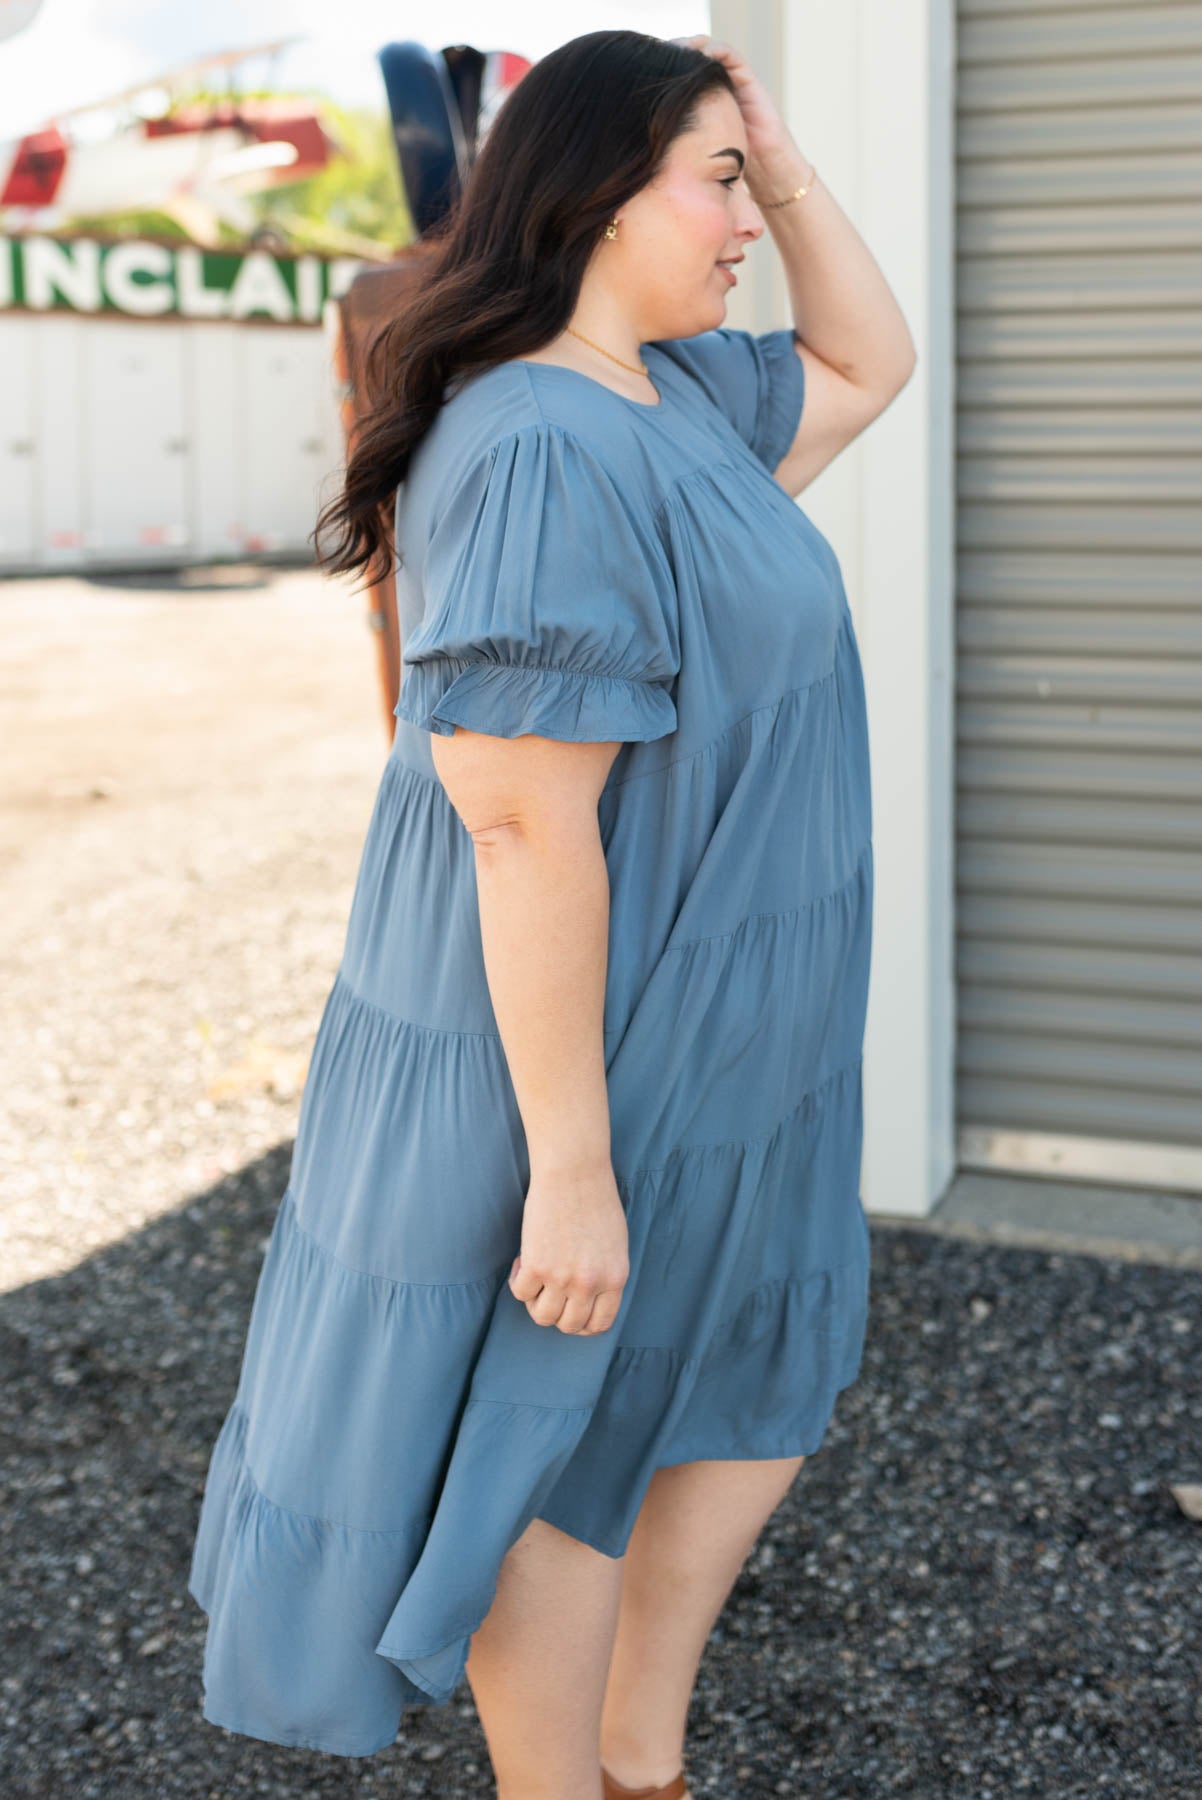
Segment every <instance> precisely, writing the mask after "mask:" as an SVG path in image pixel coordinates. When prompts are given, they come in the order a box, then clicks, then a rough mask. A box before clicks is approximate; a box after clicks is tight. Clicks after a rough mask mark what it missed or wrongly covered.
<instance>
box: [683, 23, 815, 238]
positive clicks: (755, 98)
mask: <svg viewBox="0 0 1202 1800" xmlns="http://www.w3.org/2000/svg"><path fill="white" fill-rule="evenodd" d="M672 42H673V43H674V44H681V45H683V46H684V48H685V49H689V50H701V51H703V52H704V53H705V55H706V56H712V57H713V58H714V60H715V62H720V63H722V64H723V65H724V67H725V68H726V70H727V73H728V74H729V75H730V79H731V81H732V82H733V83H734V90H735V99H736V100H737V101H738V103H739V111H740V113H741V114H742V115H743V129H744V130H745V131H746V133H747V157H748V161H747V167H746V169H745V170H744V175H745V177H746V181H747V188H748V191H749V193H750V194H751V198H752V199H753V200H754V201H755V202H756V204H757V205H758V204H760V203H761V202H762V201H764V200H779V199H782V198H783V196H784V195H785V194H787V193H791V192H792V190H793V189H794V188H795V187H796V186H797V181H796V180H794V179H792V177H794V176H795V175H796V171H797V168H798V165H799V163H800V164H802V165H803V167H804V158H803V157H802V154H801V152H800V150H799V149H798V148H797V145H796V144H795V143H794V141H793V137H792V135H791V133H790V131H789V128H788V126H787V125H786V124H785V122H784V120H783V119H782V118H781V116H780V113H779V112H778V111H777V109H776V103H775V101H774V100H773V99H772V96H771V94H769V92H768V90H767V88H766V87H765V86H764V85H763V83H762V82H761V81H760V79H759V77H758V76H757V75H756V73H755V71H754V70H753V69H752V67H751V64H750V63H749V62H747V60H746V58H745V57H744V56H743V55H742V53H741V52H740V51H738V50H736V49H735V48H734V46H733V45H731V44H724V43H722V42H721V41H720V40H719V39H718V38H712V37H707V36H706V35H705V33H704V32H702V33H699V34H698V35H697V36H695V37H683V38H673V40H672ZM786 184H787V185H786Z"/></svg>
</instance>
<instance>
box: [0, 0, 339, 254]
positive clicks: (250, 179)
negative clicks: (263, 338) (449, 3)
mask: <svg viewBox="0 0 1202 1800" xmlns="http://www.w3.org/2000/svg"><path fill="white" fill-rule="evenodd" d="M39 3H40V0H39ZM12 4H13V0H0V5H4V6H11V5H12ZM3 16H4V15H3V13H0V19H2V18H3ZM300 41H301V40H300V39H299V38H297V37H291V38H279V39H275V40H273V41H272V42H270V43H265V44H254V45H248V46H244V47H243V48H241V49H238V50H225V51H221V52H219V53H217V54H215V55H212V56H205V57H201V58H200V59H199V60H197V61H194V62H190V63H188V64H186V65H184V66H183V67H181V68H178V69H173V70H171V71H169V72H168V73H166V74H164V75H159V76H156V77H154V78H153V79H152V80H149V81H141V82H139V83H138V84H137V85H136V86H135V87H131V88H127V89H125V90H124V91H123V92H121V93H119V94H112V95H109V96H107V97H106V98H105V99H103V100H97V101H92V102H90V103H89V104H88V105H86V106H76V107H71V108H69V109H68V110H67V111H64V112H60V113H56V114H55V115H54V117H53V118H52V119H50V120H48V121H47V123H46V124H45V125H44V126H42V127H41V128H40V129H38V130H36V131H31V132H27V133H25V135H24V136H22V137H20V138H17V139H13V140H10V141H9V142H7V143H4V142H0V215H4V214H7V215H8V216H7V217H6V218H5V223H6V224H9V225H10V226H16V227H18V228H20V227H22V226H25V227H30V226H35V227H39V228H42V229H53V227H54V226H55V225H56V224H59V223H62V222H63V221H65V220H67V219H70V218H74V217H80V216H82V217H94V216H95V215H96V214H98V213H106V212H119V211H122V210H124V209H125V208H133V207H136V208H139V209H142V208H146V209H151V208H153V209H154V210H155V211H157V212H163V213H166V214H168V215H169V216H170V217H171V218H173V219H175V220H176V222H177V223H178V224H179V225H180V227H181V228H182V229H183V230H185V231H186V232H187V233H188V235H189V237H190V238H191V239H192V240H193V241H194V242H196V243H202V244H203V243H209V242H212V243H216V242H217V240H218V234H217V230H216V225H217V222H218V221H219V220H220V221H221V222H223V223H224V224H226V225H228V226H229V227H230V228H231V229H233V230H234V231H236V232H238V233H239V234H241V235H243V236H250V234H251V233H252V232H253V230H254V228H255V224H256V214H255V210H254V208H253V207H252V206H251V205H250V204H249V202H248V201H247V200H246V199H245V198H244V196H245V195H247V194H251V193H260V192H262V191H263V190H264V189H267V188H270V187H273V186H278V185H279V184H281V183H284V182H292V181H299V180H303V179H304V178H305V177H306V176H308V175H312V174H315V173H316V172H317V171H318V170H320V169H323V168H324V167H325V166H326V164H327V163H328V162H329V161H330V159H331V158H332V157H333V156H335V155H336V154H338V151H339V145H338V143H337V142H336V140H335V139H334V138H333V137H332V136H331V134H330V132H329V129H328V127H327V126H326V125H325V124H324V123H323V121H322V119H321V116H320V114H319V112H318V108H317V106H316V104H314V103H313V102H310V101H306V100H303V99H250V98H241V97H239V96H237V95H235V94H234V93H233V92H231V93H230V94H229V95H228V96H227V97H224V98H219V99H216V100H213V99H206V100H197V101H193V102H191V103H189V102H187V101H186V100H180V101H179V102H178V103H174V104H173V102H175V98H176V95H177V93H178V92H179V90H180V89H182V88H183V87H184V86H185V85H187V84H191V83H192V82H193V81H194V78H195V77H196V75H197V74H198V73H200V72H201V71H203V70H216V69H229V68H231V67H233V65H234V64H236V63H239V62H242V61H244V60H246V59H247V58H249V57H252V56H272V55H275V54H276V53H278V52H279V51H281V50H284V49H285V48H287V47H288V46H290V45H292V44H295V43H299V42H300ZM105 112H108V113H111V114H113V115H114V123H113V128H112V130H111V131H109V132H107V133H100V132H97V131H96V130H95V129H91V130H86V129H85V130H81V129H80V128H79V126H78V124H77V121H79V120H81V119H83V118H84V117H85V115H95V114H100V113H105ZM14 214H15V215H16V216H13V215H14ZM22 215H24V216H22Z"/></svg>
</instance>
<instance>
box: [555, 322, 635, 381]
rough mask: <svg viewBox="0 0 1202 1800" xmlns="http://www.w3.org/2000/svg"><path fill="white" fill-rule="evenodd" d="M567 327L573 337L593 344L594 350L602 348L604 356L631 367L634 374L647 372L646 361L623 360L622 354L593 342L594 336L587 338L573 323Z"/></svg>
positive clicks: (627, 367)
mask: <svg viewBox="0 0 1202 1800" xmlns="http://www.w3.org/2000/svg"><path fill="white" fill-rule="evenodd" d="M567 329H568V330H569V331H570V332H571V333H572V336H573V337H578V338H579V339H580V341H581V343H582V344H592V347H593V349H594V350H600V352H601V354H602V356H608V357H609V360H610V361H611V362H616V363H618V364H619V365H620V366H621V367H622V368H623V369H629V370H630V371H631V372H632V374H635V375H645V374H646V373H647V365H646V363H628V362H623V361H622V358H621V357H620V356H615V355H614V353H613V351H612V350H607V349H606V348H605V346H604V344H593V340H592V338H586V337H585V335H584V333H583V331H577V330H576V328H575V327H574V326H572V325H569V326H568V327H567Z"/></svg>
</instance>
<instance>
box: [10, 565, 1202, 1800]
mask: <svg viewBox="0 0 1202 1800" xmlns="http://www.w3.org/2000/svg"><path fill="white" fill-rule="evenodd" d="M0 609H2V611H3V616H4V622H5V626H6V630H5V632H4V635H3V642H2V646H0V658H2V666H0V682H2V685H3V693H4V697H5V702H6V710H7V712H8V715H9V721H10V729H9V730H8V731H7V732H6V733H4V734H3V740H2V743H0V770H2V772H3V774H4V776H5V777H6V780H5V782H4V793H5V794H6V796H7V799H6V800H5V802H4V805H3V810H2V812H0V896H2V899H3V906H0V934H2V936H3V942H4V952H5V959H6V967H5V978H4V979H5V997H6V1001H7V1003H8V1029H7V1030H6V1031H5V1032H4V1033H3V1034H2V1038H0V1057H2V1058H3V1076H4V1080H3V1085H2V1086H0V1095H2V1097H3V1099H2V1104H3V1108H4V1113H3V1120H2V1125H0V1150H2V1152H3V1155H4V1163H5V1199H4V1206H3V1221H2V1222H3V1226H4V1230H5V1244H4V1257H3V1265H2V1272H3V1287H4V1289H5V1290H6V1291H5V1292H4V1294H3V1296H2V1297H0V1358H2V1362H0V1375H2V1377H3V1381H2V1386H0V1407H2V1408H3V1435H4V1451H5V1454H4V1460H3V1475H2V1485H3V1506H2V1510H0V1532H2V1534H3V1535H2V1538H0V1559H2V1567H3V1571H4V1576H3V1579H4V1582H5V1585H6V1587H7V1594H6V1596H5V1606H4V1613H3V1621H4V1623H3V1651H4V1654H3V1666H2V1667H0V1795H2V1796H3V1800H65V1797H66V1796H68V1795H69V1796H71V1797H72V1800H93V1797H98V1796H103V1797H104V1800H109V1797H112V1800H176V1797H179V1800H227V1797H233V1796H240V1795H271V1796H279V1797H280V1800H284V1797H285V1796H286V1797H287V1800H306V1797H312V1800H317V1797H318V1796H321V1797H325V1796H330V1797H331V1800H332V1797H334V1796H338V1797H339V1800H394V1797H397V1800H399V1797H400V1796H406V1797H409V1796H413V1797H415V1800H416V1797H417V1796H425V1795H429V1796H435V1795H436V1796H438V1797H439V1800H469V1797H470V1800H488V1796H490V1795H491V1793H492V1783H491V1780H490V1779H489V1775H488V1763H487V1756H486V1753H485V1747H484V1741H483V1737H482V1734H481V1731H480V1727H479V1722H478V1720H477V1717H476V1713H475V1708H474V1706H473V1704H472V1701H471V1696H470V1691H469V1690H468V1688H467V1686H466V1683H465V1684H464V1686H463V1687H462V1688H461V1690H460V1692H459V1693H458V1694H457V1695H456V1696H455V1698H454V1699H453V1700H452V1701H451V1702H450V1703H449V1704H448V1705H447V1706H445V1707H442V1708H424V1709H415V1710H412V1711H410V1712H408V1713H407V1714H406V1715H405V1718H404V1720H403V1723H402V1730H401V1734H400V1736H399V1737H398V1740H397V1743H396V1745H395V1746H394V1747H392V1748H390V1749H389V1750H388V1751H386V1752H383V1753H381V1754H380V1755H378V1756H375V1757H371V1758H364V1759H353V1760H352V1759H343V1758H335V1757H330V1756H323V1755H320V1754H315V1753H312V1752H307V1751H297V1750H287V1749H283V1748H277V1747H275V1746H272V1745H268V1744H261V1743H258V1742H255V1741H253V1740H250V1739H246V1738H238V1737H235V1736H233V1735H231V1734H228V1733H225V1732H223V1731H221V1730H220V1729H218V1728H217V1727H214V1726H212V1725H209V1724H208V1723H207V1722H206V1721H204V1720H203V1719H202V1718H201V1717H200V1712H199V1696H200V1661H201V1650H202V1643H203V1631H204V1618H203V1615H202V1614H201V1613H200V1611H199V1609H198V1608H197V1607H196V1605H195V1603H194V1602H193V1601H192V1600H191V1598H190V1596H188V1595H187V1593H186V1589H185V1580H186V1575H187V1565H188V1558H189V1554H190V1550H191V1543H192V1534H193V1531H194V1527H195V1521H196V1516H197V1511H198V1508H199V1503H200V1495H201V1491H202V1486H203V1482H204V1475H205V1470H206V1467H207V1462H208V1455H209V1451H210V1448H211V1445H212V1441H213V1438H214V1437H215V1435H216V1431H217V1428H218V1426H219V1424H220V1422H221V1418H222V1416H223V1413H224V1410H225V1408H226V1406H227V1405H228V1402H229V1400H230V1398H231V1397H232V1393H233V1389H234V1384H235V1381H236V1379H237V1370H238V1359H239V1356H240V1352H241V1346H242V1338H243V1333H244V1331H245V1326H246V1319H247V1315H248V1312H249V1307H250V1301H251V1296H252V1293H253V1288H254V1281H255V1277H256V1275H257V1272H258V1268H259V1264H260V1261H261V1257H262V1252H263V1248H264V1243H265V1239H266V1236H267V1233H268V1231H269V1229H270V1225H271V1221H272V1218H273V1215H274V1212H275V1208H276V1207H277V1205H278V1203H279V1200H280V1197H281V1195H282V1193H283V1189H284V1185H285V1182H286V1179H287V1172H288V1161H289V1156H290V1148H291V1137H292V1133H293V1131H294V1130H295V1123H296V1116H297V1109H298V1105H299V1096H300V1090H301V1086H302V1084H303V1079H304V1071H305V1066H306V1064H307V1058H308V1054H309V1051H310V1049H311V1045H312V1039H313V1034H314V1032H315V1031H316V1027H317V1021H318V1016H319V1013H320V1009H321V1005H322V1002H323V1000H324V998H325V994H326V992H327V990H328V986H329V982H330V981H331V980H332V978H333V974H334V970H335V967H336V965H337V961H338V958H339V956H340V954H341V949H342V941H343V932H344V929H345V923H346V915H347V911H348V908H349V904H350V897H351V892H352V887H353V881H354V875H355V869H356V866H357V859H358V853H359V848H360V846H361V843H362V837H363V833H364V831H365V830H366V826H367V819H368V815H369V812H370V808H371V803H372V799H373V797H374V792H375V785H376V782H377V780H378V777H379V769H380V762H381V759H382V756H383V754H384V744H383V728H382V726H381V724H380V719H379V709H378V706H377V704H376V695H375V688H374V672H373V668H372V662H371V656H372V649H371V644H370V640H369V639H368V637H367V633H366V631H365V629H364V626H363V624H362V607H361V603H360V601H359V600H358V598H357V597H355V598H352V597H351V595H350V591H349V590H348V589H345V588H340V587H338V585H337V584H328V583H325V582H322V581H321V580H320V578H319V577H317V576H316V575H315V574H313V573H312V572H311V571H274V572H271V573H266V574H263V573H259V574H247V575H246V576H245V579H244V580H242V581H240V580H239V577H238V575H237V572H231V571H226V572H223V573H222V574H221V576H220V577H215V578H214V580H213V583H212V585H211V586H206V585H205V584H204V582H203V581H202V580H198V578H197V577H196V576H195V575H193V576H191V577H189V578H187V579H186V580H183V581H167V580H163V579H162V578H160V579H159V580H158V581H157V582H156V581H155V580H151V579H148V578H142V579H140V580H139V581H137V582H134V581H128V582H126V583H125V584H121V583H118V582H116V581H112V582H108V583H88V582H80V581H74V580H69V579H62V580H56V581H45V582H9V583H6V584H0ZM51 658H53V659H54V661H53V663H52V662H51V660H50V659H51ZM12 727H15V729H13V728H12ZM1200 1351H1202V1274H1200V1273H1199V1272H1198V1271H1197V1270H1196V1269H1194V1270H1191V1269H1187V1268H1175V1267H1164V1266H1155V1265H1132V1264H1130V1263H1128V1262H1125V1261H1120V1260H1117V1259H1116V1260H1113V1261H1112V1260H1108V1259H1103V1258H1095V1257H1091V1256H1084V1255H1072V1254H1067V1253H1060V1252H1057V1253H1053V1254H1049V1253H1047V1252H1041V1251H1035V1250H1027V1249H1020V1248H1015V1247H1012V1246H1004V1247H999V1246H997V1245H992V1244H982V1243H974V1242H970V1241H965V1240H963V1239H959V1238H953V1237H945V1236H941V1235H939V1234H938V1233H933V1232H929V1231H920V1230H910V1229H907V1228H904V1227H898V1226H895V1225H890V1226H889V1227H888V1228H877V1229H876V1230H875V1231H874V1242H873V1310H872V1318H871V1326H870V1332H869V1341H868V1346H867V1350H866V1354H865V1360H864V1368H863V1372H862V1374H861V1377H860V1380H859V1382H858V1383H857V1384H856V1385H855V1386H854V1387H852V1388H851V1389H849V1390H848V1391H847V1392H846V1393H845V1394H844V1395H843V1396H842V1397H841V1399H840V1403H839V1408H838V1411H837V1413H836V1417H835V1420H834V1423H833V1424H832V1427H831V1430H830V1432H829V1434H828V1437H827V1440H826V1443H825V1444H824V1446H823V1448H822V1450H821V1451H820V1452H819V1453H818V1454H817V1455H816V1456H814V1457H813V1458H811V1460H810V1462H809V1463H808V1464H807V1466H806V1469H805V1470H804V1471H803V1473H802V1475H801V1476H800V1477H799V1479H798V1481H797V1483H796V1484H795V1486H794V1489H793V1491H792V1492H791V1493H790V1495H789V1496H788V1498H787V1499H786V1500H785V1502H784V1503H783V1505H782V1506H781V1507H780V1508H779V1510H778V1511H777V1513H776V1515H775V1516H774V1518H773V1519H772V1520H771V1522H770V1523H769V1525H768V1526H767V1528H766V1530H765V1531H764V1533H763V1535H762V1537H761V1539H760V1542H759V1545H758V1546H757V1548H756V1550H755V1552H754V1553H753V1555H752V1557H751V1559H750V1560H749V1562H748V1563H747V1565H746V1566H745V1568H744V1570H743V1572H742V1574H741V1575H740V1577H739V1580H738V1583H737V1585H736V1588H735V1591H734V1593H733V1594H732V1596H731V1598H730V1600H729V1602H728V1604H727V1606H726V1608H725V1610H724V1612H723V1614H722V1617H721V1619H720V1620H719V1623H718V1626H717V1627H716V1629H715V1631H714V1633H713V1635H712V1637H711V1640H710V1643H709V1646H708V1647H707V1650H706V1654H705V1658H704V1662H703V1666H702V1670H701V1675H700V1678H699V1682H698V1686H697V1689H696V1692H695V1695H694V1701H693V1707H692V1711H691V1715H690V1721H689V1750H688V1754H689V1767H690V1772H691V1775H692V1786H693V1791H694V1793H695V1794H696V1796H697V1800H733V1797H734V1796H736V1795H739V1796H761V1795H762V1796H773V1795H781V1794H784V1795H791V1796H797V1800H810V1797H812V1800H884V1797H885V1796H888V1795H894V1794H906V1795H919V1796H922V1797H923V1800H943V1797H944V1796H947V1797H949V1800H952V1797H954V1800H970V1797H971V1800H990V1797H995V1800H1000V1797H1001V1796H1003V1795H1005V1796H1012V1795H1032V1796H1036V1797H1037V1800H1075V1797H1076V1796H1082V1797H1084V1796H1089V1800H1109V1797H1111V1796H1115V1797H1118V1796H1147V1797H1148V1800H1152V1797H1155V1800H1197V1797H1198V1796H1199V1795H1202V1682H1200V1679H1199V1677H1200V1673H1202V1579H1200V1573H1202V1570H1200V1565H1202V1524H1198V1523H1195V1522H1192V1521H1191V1520H1189V1519H1188V1518H1187V1517H1186V1516H1185V1515H1184V1513H1183V1512H1182V1510H1181V1509H1180V1507H1179V1506H1178V1504H1177V1503H1176V1501H1175V1500H1174V1498H1173V1496H1172V1494H1171V1492H1170V1484H1171V1483H1175V1482H1193V1483H1197V1482H1199V1481H1200V1480H1202V1432H1200V1430H1199V1415H1200V1414H1202V1393H1200V1382H1199V1375H1198V1371H1199V1367H1200Z"/></svg>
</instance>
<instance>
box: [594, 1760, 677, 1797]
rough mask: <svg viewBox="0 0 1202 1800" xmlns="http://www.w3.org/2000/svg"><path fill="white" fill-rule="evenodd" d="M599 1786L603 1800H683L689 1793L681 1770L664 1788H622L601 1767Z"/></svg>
mask: <svg viewBox="0 0 1202 1800" xmlns="http://www.w3.org/2000/svg"><path fill="white" fill-rule="evenodd" d="M601 1785H602V1788H603V1789H604V1792H605V1800H683V1796H684V1795H685V1794H687V1793H688V1791H689V1784H688V1782H687V1781H686V1780H685V1777H684V1770H683V1769H682V1770H681V1771H680V1774H679V1775H673V1777H672V1779H671V1781H670V1782H668V1784H667V1786H666V1787H643V1788H631V1787H623V1786H622V1783H621V1782H620V1781H615V1780H614V1778H613V1776H612V1775H611V1774H610V1773H609V1771H608V1770H607V1769H606V1768H605V1767H604V1765H602V1769H601Z"/></svg>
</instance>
